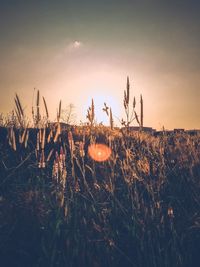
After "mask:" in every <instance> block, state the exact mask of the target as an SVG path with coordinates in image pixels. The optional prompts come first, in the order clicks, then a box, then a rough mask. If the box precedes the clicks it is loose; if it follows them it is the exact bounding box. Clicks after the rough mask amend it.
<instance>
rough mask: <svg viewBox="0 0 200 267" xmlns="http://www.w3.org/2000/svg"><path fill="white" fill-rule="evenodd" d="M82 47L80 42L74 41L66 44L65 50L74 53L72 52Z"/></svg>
mask: <svg viewBox="0 0 200 267" xmlns="http://www.w3.org/2000/svg"><path fill="white" fill-rule="evenodd" d="M82 46H83V43H82V42H80V41H74V42H71V43H69V44H68V46H67V50H68V51H74V50H78V49H80V48H81V47H82Z"/></svg>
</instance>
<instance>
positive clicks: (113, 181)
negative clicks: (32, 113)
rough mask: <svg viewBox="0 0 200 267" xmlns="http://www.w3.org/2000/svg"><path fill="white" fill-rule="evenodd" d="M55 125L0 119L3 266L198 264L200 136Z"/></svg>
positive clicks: (191, 266)
mask: <svg viewBox="0 0 200 267" xmlns="http://www.w3.org/2000/svg"><path fill="white" fill-rule="evenodd" d="M58 128H59V127H58V126H57V128H55V129H53V130H50V128H46V129H22V128H19V129H15V128H3V127H2V128H0V262H1V264H2V265H1V266H2V267H6V266H13V267H15V266H16V267H18V266H19V267H22V266H41V267H43V266H94V267H101V266H102V267H103V266H137V267H143V266H145V267H173V266H177V267H179V266H180V267H182V266H184V267H195V266H199V265H198V263H199V247H200V213H199V211H200V195H199V189H200V179H199V178H200V136H198V135H196V136H190V135H188V134H184V133H182V134H173V135H169V136H167V135H165V133H164V132H163V134H162V135H160V136H157V137H154V136H151V135H149V134H145V133H142V132H137V133H123V134H122V133H121V132H120V130H117V129H113V130H112V129H110V128H106V127H103V126H101V127H100V126H99V127H93V126H92V127H73V129H68V130H65V131H62V132H60V130H59V129H58ZM98 143H100V144H105V145H106V146H107V148H109V151H111V155H109V158H108V159H107V160H105V161H98V159H97V160H93V159H92V157H91V156H89V154H88V150H89V147H90V146H91V144H93V145H94V144H98Z"/></svg>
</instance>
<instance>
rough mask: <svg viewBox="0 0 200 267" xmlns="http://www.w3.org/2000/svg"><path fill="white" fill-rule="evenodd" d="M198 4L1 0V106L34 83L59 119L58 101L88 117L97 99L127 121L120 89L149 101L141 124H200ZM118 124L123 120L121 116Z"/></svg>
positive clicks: (100, 116) (28, 93)
mask: <svg viewBox="0 0 200 267" xmlns="http://www.w3.org/2000/svg"><path fill="white" fill-rule="evenodd" d="M199 14H200V1H198V0H196V1H195V0H188V1H186V0H179V1H178V0H168V1H166V0H157V1H156V0H154V1H152V0H146V1H144V0H138V1H136V0H121V1H119V0H110V1H109V0H107V1H106V0H101V1H97V0H84V1H83V0H82V1H77V0H72V1H69V0H66V1H64V0H59V1H56V0H54V1H53V0H48V1H47V0H46V1H45V0H34V1H29V0H24V1H21V0H0V92H1V97H0V111H1V112H4V113H7V112H9V111H11V110H12V108H13V106H14V100H13V99H14V94H15V92H17V93H18V95H19V96H20V99H21V102H22V104H23V106H24V108H25V112H26V113H27V114H30V110H31V105H32V95H33V88H36V89H39V90H40V92H41V94H42V95H43V96H44V97H45V98H46V101H47V104H48V106H49V110H50V113H51V118H52V119H55V117H56V109H57V107H58V104H59V100H60V99H62V103H63V107H65V106H67V105H68V104H69V103H73V104H74V105H75V113H76V114H77V119H76V121H77V123H79V121H80V120H82V121H85V120H86V118H85V116H86V110H87V107H88V105H89V104H90V103H91V98H92V97H93V98H94V102H95V106H96V116H97V120H98V122H101V121H103V122H106V116H105V114H104V113H103V112H102V107H103V102H106V103H107V104H108V105H109V106H111V107H112V108H113V113H114V115H115V116H116V117H119V118H122V117H123V116H124V113H123V90H124V89H125V87H126V77H127V75H129V77H130V84H131V95H132V96H133V95H135V96H136V100H137V105H136V110H138V111H139V96H140V94H142V95H143V99H144V125H145V126H152V127H154V128H156V129H161V128H162V126H165V128H166V129H172V128H186V129H189V128H190V129H191V128H192V129H193V128H196V129H200V105H199V103H200V51H199V49H200V15H199ZM115 122H116V123H118V121H117V119H115Z"/></svg>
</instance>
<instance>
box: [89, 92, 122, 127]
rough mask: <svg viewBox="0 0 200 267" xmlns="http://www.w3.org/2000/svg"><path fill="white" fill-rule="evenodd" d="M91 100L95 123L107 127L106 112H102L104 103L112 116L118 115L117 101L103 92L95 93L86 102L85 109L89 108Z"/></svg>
mask: <svg viewBox="0 0 200 267" xmlns="http://www.w3.org/2000/svg"><path fill="white" fill-rule="evenodd" d="M92 99H93V100H94V107H95V109H94V111H95V121H96V122H97V123H103V125H109V117H108V116H107V114H106V112H105V111H103V108H104V103H106V105H107V106H108V107H109V108H110V107H111V109H112V113H113V116H118V115H119V103H118V100H117V99H116V98H115V97H114V96H110V95H108V94H106V93H105V91H104V92H102V93H97V92H95V94H94V96H91V98H89V99H88V101H87V109H88V107H90V106H91V103H92Z"/></svg>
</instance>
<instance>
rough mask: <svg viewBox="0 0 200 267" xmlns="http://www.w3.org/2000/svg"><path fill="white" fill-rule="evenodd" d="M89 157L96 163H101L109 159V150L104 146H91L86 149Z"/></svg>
mask: <svg viewBox="0 0 200 267" xmlns="http://www.w3.org/2000/svg"><path fill="white" fill-rule="evenodd" d="M88 153H89V155H90V157H91V158H92V159H93V160H95V161H98V162H103V161H106V160H108V159H109V157H110V155H111V149H110V148H109V147H108V146H106V145H104V144H92V145H90V146H89V148H88Z"/></svg>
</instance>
